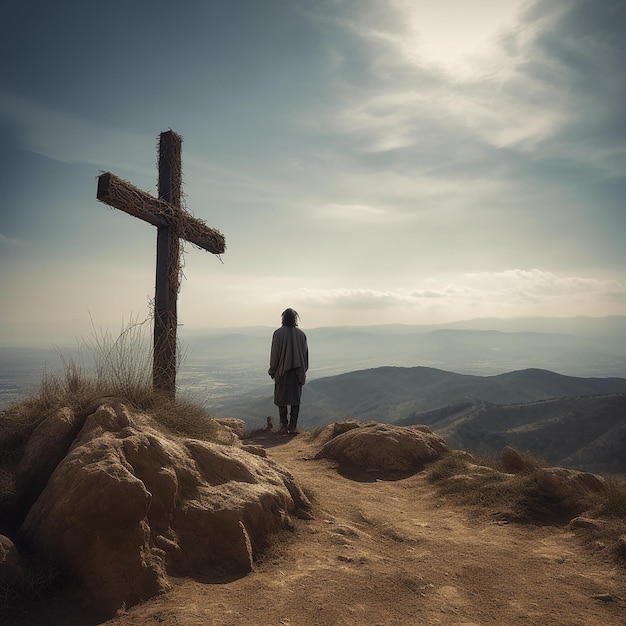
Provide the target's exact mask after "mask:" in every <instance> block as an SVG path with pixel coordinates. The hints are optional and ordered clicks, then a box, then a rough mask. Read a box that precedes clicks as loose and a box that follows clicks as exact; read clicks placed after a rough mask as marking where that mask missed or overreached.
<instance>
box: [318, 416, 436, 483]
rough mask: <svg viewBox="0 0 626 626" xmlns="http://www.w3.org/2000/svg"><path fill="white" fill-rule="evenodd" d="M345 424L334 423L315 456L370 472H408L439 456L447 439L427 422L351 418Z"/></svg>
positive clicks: (416, 469) (417, 469) (418, 468)
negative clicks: (407, 423) (397, 423)
mask: <svg viewBox="0 0 626 626" xmlns="http://www.w3.org/2000/svg"><path fill="white" fill-rule="evenodd" d="M346 426H347V427H346V428H343V427H342V426H341V424H336V425H333V426H332V427H331V428H332V432H333V433H334V432H337V433H340V434H337V435H336V436H333V437H332V438H331V439H330V440H329V441H328V442H326V443H325V444H324V446H323V447H322V449H321V450H320V451H319V452H318V453H317V455H316V458H329V459H334V460H336V461H338V462H339V464H340V465H347V466H351V467H356V468H359V469H361V470H365V471H369V472H380V473H390V474H398V473H399V474H409V473H413V472H417V471H419V470H421V469H422V468H423V467H424V465H426V464H427V463H430V462H432V461H436V460H437V459H439V458H441V456H442V455H443V454H445V453H446V452H447V451H448V446H447V445H446V442H445V441H444V440H443V439H442V438H441V437H439V435H436V434H435V433H433V432H432V431H431V430H430V428H428V427H427V426H394V425H392V424H379V423H367V424H359V423H358V422H354V421H350V422H349V423H348V424H347V425H346Z"/></svg>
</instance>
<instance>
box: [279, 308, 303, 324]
mask: <svg viewBox="0 0 626 626" xmlns="http://www.w3.org/2000/svg"><path fill="white" fill-rule="evenodd" d="M299 319H300V316H299V315H298V313H297V311H294V310H293V309H285V310H284V311H283V314H282V320H283V326H297V325H298V320H299Z"/></svg>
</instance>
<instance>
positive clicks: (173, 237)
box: [152, 130, 182, 396]
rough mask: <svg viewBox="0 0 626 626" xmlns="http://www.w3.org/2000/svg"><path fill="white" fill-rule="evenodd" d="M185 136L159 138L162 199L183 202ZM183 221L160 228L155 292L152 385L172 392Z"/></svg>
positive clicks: (170, 133)
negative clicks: (183, 146)
mask: <svg viewBox="0 0 626 626" xmlns="http://www.w3.org/2000/svg"><path fill="white" fill-rule="evenodd" d="M181 152H182V138H181V137H180V135H177V134H176V133H175V132H173V131H171V130H170V131H167V132H164V133H161V135H160V137H159V163H158V167H159V199H161V200H164V201H165V202H167V203H168V204H170V205H171V206H173V207H175V208H176V209H178V210H179V209H180V205H181V186H182V174H181V170H182V159H181ZM180 236H181V233H180V224H177V223H176V220H170V221H169V223H168V224H167V225H165V226H158V227H157V251H156V284H155V294H154V355H153V363H152V385H153V387H154V389H158V390H159V391H162V392H163V393H166V394H168V395H172V396H173V395H174V394H175V392H176V367H177V361H176V328H177V326H178V312H177V306H176V303H177V299H178V290H179V287H180Z"/></svg>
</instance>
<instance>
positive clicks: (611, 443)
mask: <svg viewBox="0 0 626 626" xmlns="http://www.w3.org/2000/svg"><path fill="white" fill-rule="evenodd" d="M415 421H416V422H417V423H427V424H429V425H430V427H431V428H432V429H433V430H435V431H436V432H437V433H438V434H440V435H441V436H442V437H444V439H445V440H446V441H447V442H448V443H449V444H450V445H451V446H453V447H455V448H460V449H462V450H471V451H472V452H485V453H488V454H498V453H499V452H500V451H501V450H502V448H503V447H504V446H512V447H514V448H516V449H518V450H521V451H524V452H529V453H531V454H532V455H534V456H536V457H538V458H541V459H544V460H545V461H546V462H547V463H549V464H550V465H556V466H560V467H571V468H576V469H579V470H584V471H590V472H601V473H619V474H626V395H606V396H590V397H583V398H561V399H557V400H544V401H541V402H530V403H526V404H518V405H511V406H503V405H494V404H489V403H486V402H482V403H478V404H464V405H457V406H456V407H448V410H440V411H433V412H430V413H425V414H422V415H420V416H417V418H415V420H414V419H410V420H403V421H402V422H400V423H401V424H410V423H415Z"/></svg>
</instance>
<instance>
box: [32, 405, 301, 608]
mask: <svg viewBox="0 0 626 626" xmlns="http://www.w3.org/2000/svg"><path fill="white" fill-rule="evenodd" d="M308 507H309V503H308V500H307V498H306V496H305V495H304V493H303V492H302V490H301V488H300V487H299V485H298V484H297V483H296V481H295V479H294V478H293V476H292V475H291V474H290V473H289V472H287V471H286V470H284V469H282V468H281V467H280V466H279V465H277V464H276V463H274V462H272V461H270V460H268V459H264V458H262V457H261V456H260V455H258V454H250V453H249V452H247V451H245V450H244V449H242V448H241V447H237V446H226V445H220V444H215V443H208V442H205V441H199V440H194V439H183V438H179V437H175V436H166V435H164V434H163V433H162V432H161V431H160V430H158V429H157V428H156V427H155V425H154V424H153V422H152V421H151V418H150V417H149V416H147V415H143V414H140V413H131V412H130V411H129V410H128V409H127V408H126V407H125V406H124V405H121V404H116V405H115V406H111V405H106V404H105V405H102V406H100V407H99V408H98V409H97V410H96V411H95V412H94V413H93V414H92V415H90V416H88V417H87V418H86V420H85V423H84V426H83V428H82V430H81V431H80V433H79V434H78V436H77V437H76V439H75V441H74V443H73V444H72V446H71V449H70V451H69V453H68V454H67V456H66V457H65V458H64V459H63V460H62V461H61V462H60V463H59V464H58V466H57V468H56V470H55V471H54V473H53V474H52V476H51V477H50V479H49V480H48V483H47V485H46V487H45V489H44V491H43V492H42V494H41V495H40V497H39V498H38V500H37V501H36V502H35V504H34V505H33V506H32V508H31V509H30V511H29V513H28V516H27V517H26V519H25V521H24V524H23V526H22V529H21V532H22V535H23V537H24V538H25V539H27V540H28V541H29V543H30V545H31V546H32V547H33V548H34V549H36V550H37V551H38V552H40V553H42V554H44V555H46V556H49V557H53V558H58V559H60V560H61V562H62V563H64V564H66V565H67V566H68V567H69V568H70V570H71V571H72V572H73V573H74V574H75V575H76V576H77V577H78V578H79V580H80V581H81V583H82V587H83V591H84V595H85V597H86V598H87V601H88V604H91V605H92V606H94V607H95V608H97V609H98V610H100V611H101V612H102V613H104V614H107V615H112V614H114V613H115V611H116V610H117V609H119V608H120V607H122V606H123V605H126V606H130V605H133V604H135V603H137V602H139V601H141V600H145V599H147V598H149V597H150V596H153V595H155V594H156V593H159V592H160V591H163V590H165V589H167V588H168V586H169V582H168V574H177V575H178V574H185V575H191V576H193V575H196V574H197V575H202V576H203V577H207V576H211V575H213V576H220V575H224V574H229V575H243V574H245V573H247V572H249V571H250V570H251V569H252V566H253V558H254V555H255V554H256V552H257V551H259V550H260V549H261V548H262V547H263V546H264V545H265V544H266V543H267V542H268V537H269V535H271V534H272V533H275V532H277V531H279V530H281V529H284V528H289V527H290V526H291V524H292V521H291V515H292V514H298V511H299V510H300V509H306V508H308Z"/></svg>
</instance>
